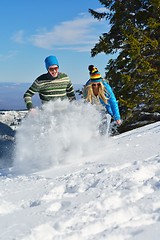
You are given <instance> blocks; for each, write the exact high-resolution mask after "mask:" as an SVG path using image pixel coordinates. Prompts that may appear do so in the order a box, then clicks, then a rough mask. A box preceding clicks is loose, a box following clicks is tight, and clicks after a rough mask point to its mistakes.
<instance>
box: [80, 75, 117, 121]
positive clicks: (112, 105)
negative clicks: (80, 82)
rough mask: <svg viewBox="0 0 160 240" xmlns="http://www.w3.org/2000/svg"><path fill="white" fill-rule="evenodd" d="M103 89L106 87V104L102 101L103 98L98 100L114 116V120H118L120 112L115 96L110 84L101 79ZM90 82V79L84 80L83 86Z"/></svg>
mask: <svg viewBox="0 0 160 240" xmlns="http://www.w3.org/2000/svg"><path fill="white" fill-rule="evenodd" d="M102 83H103V85H104V87H105V89H106V94H105V95H106V97H107V98H108V102H107V104H106V103H104V102H103V100H102V99H101V98H100V102H101V103H102V105H103V106H105V108H106V109H107V112H108V113H109V114H110V115H111V116H112V117H113V118H114V120H115V121H116V120H120V119H121V117H120V113H119V107H118V102H117V100H116V97H115V95H114V93H113V91H112V88H111V86H110V85H109V84H108V83H107V82H104V81H102ZM89 84H90V79H89V80H88V81H87V82H86V84H85V86H87V85H89Z"/></svg>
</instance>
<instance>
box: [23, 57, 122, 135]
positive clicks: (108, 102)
mask: <svg viewBox="0 0 160 240" xmlns="http://www.w3.org/2000/svg"><path fill="white" fill-rule="evenodd" d="M45 66H46V69H47V73H44V74H42V75H40V76H39V77H37V78H36V79H35V81H34V82H33V83H32V85H31V86H30V87H29V89H28V90H27V91H26V92H25V94H24V101H25V103H26V107H27V109H28V110H29V111H34V107H33V103H32V96H33V95H34V94H35V93H39V97H40V100H41V102H42V104H43V103H45V102H48V101H50V100H56V99H58V98H60V99H66V98H68V99H69V101H72V100H75V99H76V97H75V92H74V88H73V85H72V83H71V81H70V79H69V77H68V76H67V75H66V74H65V73H61V72H59V62H58V60H57V58H56V57H55V56H48V57H47V58H46V59H45ZM88 70H89V74H90V79H89V80H88V81H87V82H86V84H85V86H84V91H83V97H84V99H85V100H86V101H87V102H90V103H91V104H96V105H98V106H99V109H100V114H101V115H102V125H101V126H100V133H101V134H105V133H106V131H108V130H107V129H108V127H106V125H109V124H108V119H111V117H112V118H113V119H114V120H115V121H116V123H117V125H120V124H121V118H120V113H119V107H118V103H117V100H116V97H115V95H114V93H113V91H112V88H111V87H110V85H109V83H107V82H106V81H104V80H103V78H102V77H101V74H100V72H99V71H98V69H97V68H96V67H94V66H93V65H90V66H89V67H88ZM109 121H110V120H109Z"/></svg>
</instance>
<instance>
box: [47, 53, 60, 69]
mask: <svg viewBox="0 0 160 240" xmlns="http://www.w3.org/2000/svg"><path fill="white" fill-rule="evenodd" d="M45 64H46V69H47V70H48V68H49V67H50V66H52V65H57V66H58V67H59V63H58V60H57V58H56V57H55V56H48V57H46V59H45Z"/></svg>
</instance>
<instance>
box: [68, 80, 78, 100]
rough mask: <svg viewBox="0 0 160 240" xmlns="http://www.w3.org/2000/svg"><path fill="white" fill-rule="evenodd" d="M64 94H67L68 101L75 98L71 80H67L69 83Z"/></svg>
mask: <svg viewBox="0 0 160 240" xmlns="http://www.w3.org/2000/svg"><path fill="white" fill-rule="evenodd" d="M66 94H67V97H68V99H69V101H73V100H76V97H75V92H74V88H73V85H72V83H71V81H69V83H68V85H67V88H66Z"/></svg>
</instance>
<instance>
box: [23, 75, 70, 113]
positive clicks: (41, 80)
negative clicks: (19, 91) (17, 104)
mask: <svg viewBox="0 0 160 240" xmlns="http://www.w3.org/2000/svg"><path fill="white" fill-rule="evenodd" d="M35 93H39V97H40V99H41V101H42V103H45V102H48V101H50V100H56V99H57V98H60V99H66V98H68V99H69V101H72V100H74V99H75V93H74V88H73V85H72V83H71V81H70V79H69V77H68V76H67V75H66V74H64V73H58V76H57V77H56V78H53V77H52V76H51V75H50V74H49V73H46V74H43V75H41V76H39V77H38V78H37V79H36V80H35V81H34V82H33V84H32V85H31V86H30V87H29V89H28V90H27V91H26V92H25V94H24V101H25V103H26V107H27V109H31V108H33V103H32V96H33V95H34V94H35Z"/></svg>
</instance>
